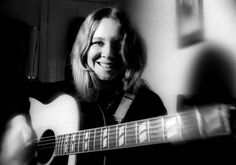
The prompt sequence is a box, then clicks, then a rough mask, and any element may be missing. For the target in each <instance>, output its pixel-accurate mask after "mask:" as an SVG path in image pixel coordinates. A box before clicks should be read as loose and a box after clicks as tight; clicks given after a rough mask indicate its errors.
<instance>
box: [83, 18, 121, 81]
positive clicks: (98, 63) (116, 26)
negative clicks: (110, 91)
mask: <svg viewBox="0 0 236 165" xmlns="http://www.w3.org/2000/svg"><path fill="white" fill-rule="evenodd" d="M120 27H121V25H120V23H119V22H118V21H117V20H114V19H111V18H103V19H102V21H101V23H100V25H99V27H98V29H97V30H96V32H95V33H94V36H93V39H92V43H91V47H90V49H89V51H88V59H87V60H88V65H89V67H90V68H91V69H92V70H93V71H94V73H96V75H97V76H98V78H99V79H100V80H113V79H115V78H116V77H117V76H118V75H119V74H121V72H122V70H123V66H124V64H123V62H122V56H121V51H120V45H121V42H122V40H121V37H122V35H121V31H120Z"/></svg>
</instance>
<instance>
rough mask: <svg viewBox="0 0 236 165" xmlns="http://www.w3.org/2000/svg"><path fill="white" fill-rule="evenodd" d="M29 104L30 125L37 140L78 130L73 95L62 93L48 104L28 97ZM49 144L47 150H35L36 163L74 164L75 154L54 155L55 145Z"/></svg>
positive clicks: (49, 164) (76, 108) (76, 106)
mask: <svg viewBox="0 0 236 165" xmlns="http://www.w3.org/2000/svg"><path fill="white" fill-rule="evenodd" d="M30 104H31V106H30V117H31V121H32V127H33V129H34V131H35V133H36V136H37V139H38V142H40V140H41V139H44V138H45V137H48V136H50V137H52V138H54V139H55V137H57V136H58V135H61V134H67V133H71V132H76V131H78V130H79V108H78V104H77V102H76V101H75V100H74V98H73V97H71V96H69V95H65V94H64V95H61V96H59V97H57V98H56V99H55V100H54V101H53V102H51V103H49V104H42V103H41V102H39V101H37V100H36V99H34V98H30ZM55 142H56V141H54V144H55ZM50 146H51V147H50V148H49V149H48V150H47V151H42V152H41V153H40V152H37V157H38V159H37V164H38V165H52V164H63V163H62V162H65V165H74V164H75V163H76V155H69V156H59V157H55V146H54V145H50ZM58 162H59V163H58Z"/></svg>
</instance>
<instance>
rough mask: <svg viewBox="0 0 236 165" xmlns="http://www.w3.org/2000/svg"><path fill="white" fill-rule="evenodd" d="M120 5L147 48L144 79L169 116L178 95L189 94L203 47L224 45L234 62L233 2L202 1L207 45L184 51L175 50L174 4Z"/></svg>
mask: <svg viewBox="0 0 236 165" xmlns="http://www.w3.org/2000/svg"><path fill="white" fill-rule="evenodd" d="M122 5H123V7H124V8H125V9H126V10H127V12H128V14H129V15H130V17H131V20H132V21H133V23H134V24H135V26H136V27H137V29H138V31H139V32H140V34H141V36H142V37H143V39H144V40H145V42H146V44H147V54H148V63H147V67H146V69H145V71H144V75H143V77H144V79H146V80H147V81H148V82H149V83H150V85H151V87H152V89H153V90H154V91H155V92H156V93H158V94H159V96H160V97H161V98H162V100H163V102H164V104H165V106H166V108H167V110H168V112H169V113H173V112H175V111H176V104H177V95H178V94H188V92H189V88H190V87H191V84H189V82H190V80H189V79H190V78H189V77H190V75H191V74H192V69H191V68H192V66H193V64H194V62H195V61H196V58H198V54H197V52H198V51H199V50H200V49H202V47H204V46H205V45H206V43H208V42H212V41H214V42H219V43H221V44H223V45H224V46H225V47H227V48H229V50H230V51H232V52H234V55H233V59H234V60H235V59H236V46H234V45H235V44H236V33H235V31H236V17H235V14H236V13H235V12H236V10H235V8H236V3H235V2H234V0H227V2H226V1H224V0H205V1H204V0H203V5H204V21H205V27H204V28H205V40H206V41H204V42H201V43H198V44H195V45H193V46H190V47H187V48H183V49H180V48H178V46H177V26H176V24H177V18H176V2H175V1H173V0H168V1H167V0H139V1H135V0H130V1H128V2H124V1H123V3H122ZM234 75H235V74H234Z"/></svg>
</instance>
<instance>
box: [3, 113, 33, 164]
mask: <svg viewBox="0 0 236 165" xmlns="http://www.w3.org/2000/svg"><path fill="white" fill-rule="evenodd" d="M34 137H35V136H34V133H33V131H32V129H31V127H30V125H29V124H28V122H27V119H26V117H25V116H23V115H17V116H15V117H13V118H12V119H11V120H10V121H9V123H8V125H7V128H6V131H5V133H4V135H3V137H2V139H1V148H0V149H1V151H0V164H1V165H9V164H10V165H28V164H30V163H31V161H32V160H33V158H34V155H35V152H34V146H33V143H34Z"/></svg>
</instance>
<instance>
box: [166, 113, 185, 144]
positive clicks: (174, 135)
mask: <svg viewBox="0 0 236 165" xmlns="http://www.w3.org/2000/svg"><path fill="white" fill-rule="evenodd" d="M164 123H165V129H166V135H167V139H168V140H170V141H173V142H174V141H179V140H180V139H181V136H180V131H179V123H178V118H177V115H170V116H166V117H165V122H164Z"/></svg>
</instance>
